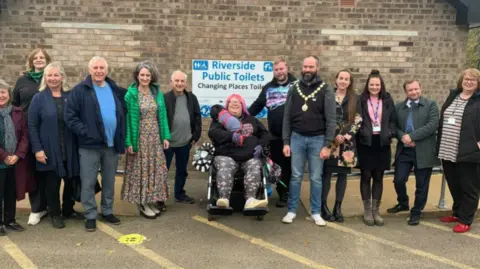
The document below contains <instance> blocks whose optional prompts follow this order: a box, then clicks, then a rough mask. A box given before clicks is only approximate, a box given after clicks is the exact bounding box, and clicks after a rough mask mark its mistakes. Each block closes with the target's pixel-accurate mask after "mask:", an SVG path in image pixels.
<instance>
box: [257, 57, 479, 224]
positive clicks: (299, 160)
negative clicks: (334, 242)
mask: <svg viewBox="0 0 480 269" xmlns="http://www.w3.org/2000/svg"><path fill="white" fill-rule="evenodd" d="M319 67H320V61H319V59H318V58H317V57H316V56H309V57H307V58H305V59H304V60H303V65H302V73H301V77H300V79H298V80H296V79H295V78H294V77H293V75H292V74H290V73H289V72H288V65H287V63H286V61H285V60H284V59H278V60H277V61H275V62H274V70H273V74H274V78H273V80H272V81H271V82H270V83H268V84H267V85H265V87H264V88H263V89H262V92H261V93H260V95H259V97H258V99H257V100H256V101H255V102H254V103H253V104H252V105H251V106H250V108H249V110H248V111H249V112H250V114H252V115H256V114H257V113H259V112H260V111H261V110H262V109H263V108H264V107H267V109H268V112H269V113H268V126H269V129H270V134H271V139H270V142H269V143H270V145H271V149H272V155H271V157H272V159H274V161H275V162H276V163H277V164H279V165H280V166H281V168H282V177H281V178H282V182H283V183H285V184H277V191H278V193H279V200H278V202H277V204H276V205H277V206H278V207H284V206H286V205H288V212H287V214H286V215H285V216H284V217H283V219H282V221H283V222H284V223H292V222H293V220H294V219H295V217H296V210H297V205H298V201H299V197H300V187H301V182H302V180H303V177H304V172H305V165H306V162H307V161H308V176H309V179H310V205H311V218H312V220H313V221H314V222H315V224H316V225H319V226H325V225H326V221H337V222H343V221H344V218H343V215H342V211H341V205H342V201H343V198H344V195H345V190H346V185H347V174H349V173H350V172H351V169H352V168H359V169H360V171H361V176H360V193H361V197H362V200H363V207H364V216H363V220H364V222H365V224H366V225H369V226H373V225H378V226H381V225H383V224H384V220H383V218H382V216H381V214H380V211H379V208H380V204H381V201H382V193H383V176H384V172H385V171H386V170H389V169H390V168H391V165H393V166H394V167H395V168H394V169H395V175H394V185H395V190H396V192H397V196H398V197H397V200H398V204H396V205H394V206H393V207H391V208H389V209H388V210H387V211H388V213H392V214H393V213H398V212H401V211H410V217H409V219H408V224H409V225H418V224H419V223H420V217H421V212H422V210H423V209H424V207H425V205H426V202H427V197H428V190H429V184H430V177H431V175H432V168H433V167H435V166H438V165H440V164H441V165H442V167H443V171H444V174H445V178H446V180H447V182H448V186H449V189H450V192H451V194H452V197H453V200H454V204H453V210H452V211H453V212H452V213H453V214H452V215H451V216H446V217H442V218H441V219H440V220H441V221H442V222H446V223H456V225H455V226H454V228H453V231H454V232H456V233H463V232H467V231H469V230H470V227H471V224H472V222H473V219H474V215H475V213H476V211H477V208H478V201H479V194H480V140H479V139H480V110H479V108H480V71H479V70H477V69H473V68H472V69H467V70H465V71H463V72H462V74H461V75H460V77H459V79H458V81H457V85H456V88H455V89H453V90H451V91H450V94H449V96H448V98H447V100H446V101H445V103H444V104H443V106H442V108H441V109H440V111H439V110H438V106H437V104H436V102H435V101H433V100H431V99H428V98H426V97H424V96H423V95H422V86H421V83H420V81H418V80H415V79H412V80H407V81H405V83H404V84H403V90H404V92H405V95H406V98H405V99H404V100H402V101H400V102H397V103H396V104H395V103H394V100H393V98H392V96H391V95H390V94H389V93H388V92H387V89H386V86H385V82H384V80H383V78H382V76H381V74H380V72H379V71H378V70H372V72H371V73H370V74H369V75H368V78H367V80H366V84H365V86H364V88H363V91H361V93H360V94H357V93H356V91H355V90H354V81H353V77H352V74H351V72H350V71H349V70H348V69H344V70H340V71H339V72H338V73H337V74H336V76H335V81H334V83H333V86H331V85H329V84H328V83H326V82H325V81H324V80H322V79H321V78H320V76H319V74H318V71H319ZM279 93H280V95H281V96H282V99H281V102H279V99H278V96H279ZM273 96H275V97H274V98H275V99H274V98H273ZM269 97H270V98H269ZM393 139H396V140H397V147H396V152H395V155H394V156H393V158H394V160H393V164H392V151H391V144H392V141H393ZM282 149H283V151H282ZM281 151H282V152H281ZM282 153H283V154H282ZM412 169H413V171H414V174H415V179H416V191H415V201H414V203H413V207H411V208H410V203H409V197H408V195H407V189H406V182H407V180H408V178H409V175H410V172H411V171H412ZM334 173H335V174H336V175H337V181H336V186H335V187H336V197H335V204H334V207H333V212H331V211H330V209H329V207H328V205H327V197H328V193H329V191H330V185H331V178H332V174H334ZM284 186H288V188H285V187H284Z"/></svg>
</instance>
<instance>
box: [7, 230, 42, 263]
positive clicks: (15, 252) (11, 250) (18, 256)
mask: <svg viewBox="0 0 480 269" xmlns="http://www.w3.org/2000/svg"><path fill="white" fill-rule="evenodd" d="M0 246H1V247H2V248H3V249H4V250H5V251H6V252H7V253H8V255H10V256H11V257H12V258H13V259H14V260H15V261H16V262H17V263H18V265H19V266H20V267H21V268H22V269H27V268H28V269H36V268H38V267H37V266H36V265H35V264H33V262H32V261H31V260H30V259H29V258H28V257H27V256H26V255H25V253H23V251H22V250H20V248H18V247H17V245H16V244H15V243H13V242H12V240H10V239H9V238H8V237H6V236H2V237H0Z"/></svg>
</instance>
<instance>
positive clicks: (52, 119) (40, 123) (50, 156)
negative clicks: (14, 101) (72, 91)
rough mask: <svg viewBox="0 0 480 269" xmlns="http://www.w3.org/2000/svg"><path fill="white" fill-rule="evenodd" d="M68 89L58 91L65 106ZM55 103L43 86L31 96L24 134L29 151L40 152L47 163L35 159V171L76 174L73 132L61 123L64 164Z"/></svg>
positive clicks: (76, 147) (77, 171) (75, 150)
mask: <svg viewBox="0 0 480 269" xmlns="http://www.w3.org/2000/svg"><path fill="white" fill-rule="evenodd" d="M68 96H69V93H68V92H63V91H62V102H63V106H64V108H63V109H64V110H65V105H66V102H67V98H68ZM57 113H58V112H57V104H56V103H55V100H54V99H53V96H52V92H51V91H50V89H48V88H47V89H45V90H43V91H41V92H38V93H37V94H35V95H34V96H33V99H32V102H31V104H30V108H29V109H28V133H29V136H30V143H31V145H32V151H33V153H34V154H35V153H36V152H39V151H42V150H43V151H44V152H45V155H46V156H47V163H46V164H43V163H41V162H38V161H37V162H36V168H37V171H55V172H56V173H57V175H58V176H59V177H62V178H63V177H66V176H68V177H74V176H79V175H80V164H79V156H78V145H77V139H76V137H75V135H74V134H73V133H72V132H71V131H70V130H69V129H68V128H67V125H66V124H65V125H64V129H63V137H64V141H63V142H64V147H65V155H66V157H67V167H65V165H64V162H63V158H62V151H61V145H60V139H59V126H58V114H57Z"/></svg>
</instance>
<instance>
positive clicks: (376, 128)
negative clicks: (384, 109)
mask: <svg viewBox="0 0 480 269" xmlns="http://www.w3.org/2000/svg"><path fill="white" fill-rule="evenodd" d="M381 130H382V128H380V125H377V126H373V131H374V132H380V131H381Z"/></svg>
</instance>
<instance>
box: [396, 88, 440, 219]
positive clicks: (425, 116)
mask: <svg viewBox="0 0 480 269" xmlns="http://www.w3.org/2000/svg"><path fill="white" fill-rule="evenodd" d="M403 89H404V90H405V94H406V95H407V98H406V99H405V101H403V102H400V103H398V104H397V105H396V106H395V109H396V112H397V130H396V132H397V134H396V135H397V139H398V144H397V151H396V155H395V177H394V180H393V181H394V184H395V191H396V192H397V200H398V204H397V205H396V206H394V207H392V208H390V209H388V210H387V211H388V213H397V212H400V211H408V210H409V209H410V207H409V201H408V195H407V187H406V183H407V180H408V177H409V175H410V171H411V170H412V168H414V173H415V180H416V191H415V203H414V206H413V207H412V210H411V211H410V218H409V220H408V224H409V225H418V224H419V223H420V215H421V212H422V210H423V208H424V207H425V204H426V203H427V197H428V188H429V184H430V176H431V175H432V168H433V167H434V166H436V165H438V159H437V153H436V137H435V133H436V130H437V126H438V120H439V114H438V106H437V104H436V102H435V101H433V100H429V99H427V98H425V97H423V96H422V87H421V85H420V82H418V81H417V80H409V81H406V82H405V83H404V84H403Z"/></svg>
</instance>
